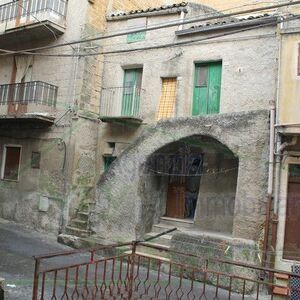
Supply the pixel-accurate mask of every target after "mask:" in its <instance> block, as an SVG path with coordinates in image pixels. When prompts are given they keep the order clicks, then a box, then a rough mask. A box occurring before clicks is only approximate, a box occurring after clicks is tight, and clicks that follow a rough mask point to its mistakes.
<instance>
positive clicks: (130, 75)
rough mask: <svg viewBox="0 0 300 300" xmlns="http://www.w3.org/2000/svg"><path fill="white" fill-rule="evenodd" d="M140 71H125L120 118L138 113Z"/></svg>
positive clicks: (140, 82)
mask: <svg viewBox="0 0 300 300" xmlns="http://www.w3.org/2000/svg"><path fill="white" fill-rule="evenodd" d="M141 84H142V69H130V70H125V74H124V85H123V99H122V110H121V114H122V116H135V115H137V114H138V112H139V106H140V91H141Z"/></svg>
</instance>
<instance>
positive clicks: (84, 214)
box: [77, 211, 89, 221]
mask: <svg viewBox="0 0 300 300" xmlns="http://www.w3.org/2000/svg"><path fill="white" fill-rule="evenodd" d="M77 218H78V219H80V220H82V221H88V219H89V213H88V212H86V211H79V212H78V213H77Z"/></svg>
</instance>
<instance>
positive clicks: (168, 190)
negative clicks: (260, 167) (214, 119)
mask: <svg viewBox="0 0 300 300" xmlns="http://www.w3.org/2000/svg"><path fill="white" fill-rule="evenodd" d="M238 166H239V161H238V158H237V157H236V156H235V155H234V154H233V153H232V151H230V150H229V149H228V147H226V146H225V145H223V144H222V143H220V142H219V141H217V140H216V139H214V138H212V137H209V136H203V135H194V136H191V137H188V138H184V139H181V140H178V141H176V142H173V143H170V144H168V145H166V146H164V147H162V148H160V149H159V150H157V151H155V153H153V154H152V155H151V156H150V157H149V159H148V161H147V164H146V169H147V174H148V179H147V180H148V188H149V190H148V191H145V192H146V193H149V194H151V195H155V196H154V198H156V201H158V204H157V205H156V206H155V211H154V214H153V216H152V218H153V222H152V223H157V222H160V219H161V218H171V219H178V220H186V221H187V222H193V223H194V226H195V228H199V229H202V230H208V231H217V232H223V233H228V234H231V233H232V227H233V216H234V203H235V197H236V186H237V175H238ZM151 183H152V184H151ZM147 211H148V213H149V210H147ZM145 218H149V216H145Z"/></svg>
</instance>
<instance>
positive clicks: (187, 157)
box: [165, 153, 203, 219]
mask: <svg viewBox="0 0 300 300" xmlns="http://www.w3.org/2000/svg"><path fill="white" fill-rule="evenodd" d="M202 161H203V159H202V154H195V153H184V154H180V153H178V154H177V155H174V156H173V157H171V164H170V171H169V177H168V192H167V203H166V215H165V216H166V217H170V218H179V219H193V218H194V216H195V211H196V205H197V199H198V194H199V187H200V179H201V170H202Z"/></svg>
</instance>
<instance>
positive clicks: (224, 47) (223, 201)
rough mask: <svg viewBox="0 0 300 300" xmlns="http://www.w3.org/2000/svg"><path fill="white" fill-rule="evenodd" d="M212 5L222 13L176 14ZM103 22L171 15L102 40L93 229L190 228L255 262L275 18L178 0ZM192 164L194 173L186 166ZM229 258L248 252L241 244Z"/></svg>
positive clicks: (118, 234)
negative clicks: (231, 13) (226, 13)
mask: <svg viewBox="0 0 300 300" xmlns="http://www.w3.org/2000/svg"><path fill="white" fill-rule="evenodd" d="M211 14H215V15H217V16H219V18H217V19H216V20H212V21H210V22H209V24H208V21H207V22H199V23H198V24H197V23H196V24H192V25H188V24H186V25H181V24H180V21H183V20H186V19H189V18H192V17H195V16H199V15H201V16H204V17H205V16H208V15H211ZM107 20H108V24H107V32H108V33H109V32H116V31H117V30H118V28H124V29H125V28H127V29H128V30H133V31H134V29H135V28H139V26H140V27H141V26H145V27H147V28H151V26H153V25H154V24H168V23H171V22H177V23H178V24H177V25H176V26H173V27H168V28H161V29H159V30H155V31H151V30H150V31H147V32H146V33H140V32H139V33H129V34H127V35H124V36H118V37H115V38H112V39H109V40H107V41H105V43H104V45H103V51H104V66H103V78H102V91H101V98H100V99H101V100H100V120H101V121H102V122H101V123H100V125H99V132H98V134H99V135H98V141H99V146H98V149H100V152H99V156H98V163H97V164H98V167H97V169H99V170H103V169H107V171H106V172H105V173H104V174H103V176H101V178H100V180H99V182H98V184H97V188H96V200H95V204H94V208H93V210H92V216H91V219H90V221H91V229H92V231H94V232H95V234H96V236H98V237H100V238H104V239H109V240H114V241H116V240H117V241H120V240H131V239H140V238H143V237H144V236H145V235H147V234H148V235H149V234H150V235H151V234H152V231H153V229H154V228H155V229H157V228H158V227H159V228H160V229H161V230H166V229H168V228H170V226H174V227H177V228H181V229H182V227H185V228H186V229H187V228H188V229H187V230H186V229H185V230H181V232H183V235H179V236H176V238H175V236H174V240H176V241H177V242H176V243H175V244H174V247H175V248H176V247H178V245H179V244H180V243H179V242H178V239H180V236H181V239H182V242H184V240H188V241H190V240H191V239H192V238H191V237H196V239H197V240H198V242H199V241H201V240H203V239H205V240H206V241H207V240H208V241H209V240H211V241H212V240H213V241H218V243H226V245H228V246H229V247H233V248H234V247H236V249H240V248H241V247H242V248H245V247H246V248H247V250H249V249H250V250H253V252H251V253H252V254H253V255H252V256H251V260H253V261H255V260H256V259H258V257H259V255H257V254H258V253H259V250H258V249H259V247H260V242H261V235H262V231H263V230H262V228H263V224H264V220H265V217H264V215H265V213H266V211H265V204H266V201H267V182H268V163H267V162H268V148H269V147H268V146H269V134H270V130H269V129H270V127H269V126H270V124H269V109H270V101H273V100H274V99H275V98H276V78H277V72H278V70H277V59H278V42H277V37H276V28H277V26H276V22H277V17H276V16H273V15H256V16H255V17H254V16H251V17H249V16H248V17H247V18H243V19H241V18H240V19H238V18H222V15H220V13H219V12H218V11H215V10H214V9H212V8H210V7H207V6H203V5H199V4H196V3H192V4H187V3H181V4H178V5H174V6H166V7H162V8H159V9H157V10H153V11H151V10H145V11H136V12H131V13H127V14H126V13H124V12H118V11H117V12H115V13H112V14H110V15H108V17H107ZM162 44H167V45H169V44H170V45H171V44H175V46H169V47H167V48H165V47H163V46H162V47H161V45H162ZM137 49H141V50H140V51H138V50H137ZM257 49H259V51H257ZM122 52H123V53H122ZM203 94H204V95H205V96H204V98H203ZM177 160H178V161H177ZM183 161H185V162H184V163H183ZM177 163H178V166H177V165H176V164H177ZM177 167H178V168H179V169H178V168H177ZM193 167H196V168H198V170H200V171H199V173H193V174H190V173H189V172H190V170H191V169H193ZM178 170H180V171H178ZM189 178H193V179H192V180H191V179H189ZM192 181H193V182H192ZM193 185H194V187H191V186H193ZM230 258H236V259H237V258H240V259H244V260H246V258H245V257H244V258H241V257H240V251H239V250H236V251H234V253H232V255H231V257H230Z"/></svg>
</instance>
